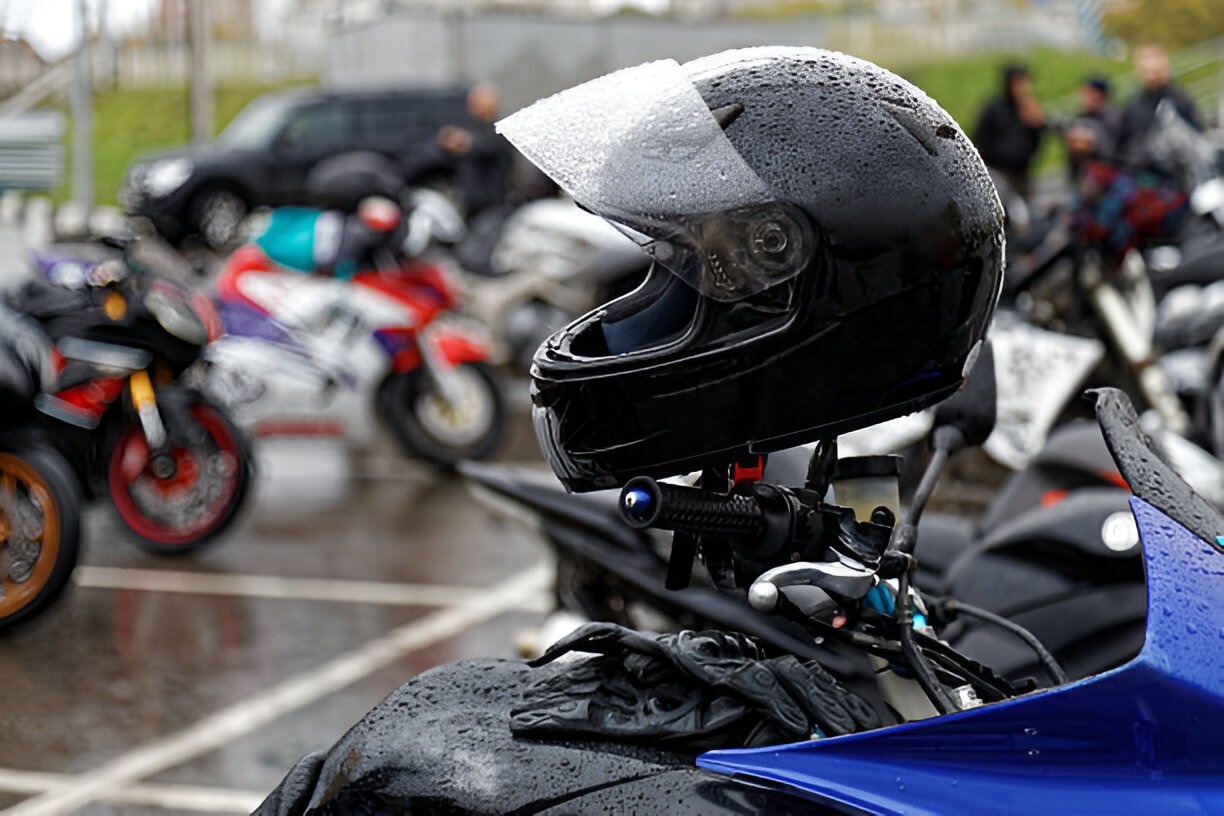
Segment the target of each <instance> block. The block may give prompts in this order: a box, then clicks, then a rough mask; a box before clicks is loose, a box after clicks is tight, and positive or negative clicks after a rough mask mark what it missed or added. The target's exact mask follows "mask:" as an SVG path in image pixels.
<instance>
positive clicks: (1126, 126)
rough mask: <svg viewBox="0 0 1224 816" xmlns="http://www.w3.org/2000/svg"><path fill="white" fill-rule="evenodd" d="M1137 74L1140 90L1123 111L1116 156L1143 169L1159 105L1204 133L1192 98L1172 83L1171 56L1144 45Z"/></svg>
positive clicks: (1138, 52) (1137, 51) (1137, 56)
mask: <svg viewBox="0 0 1224 816" xmlns="http://www.w3.org/2000/svg"><path fill="white" fill-rule="evenodd" d="M1135 72H1136V73H1137V74H1138V75H1139V82H1140V84H1141V87H1140V89H1139V91H1138V92H1137V93H1136V94H1135V95H1134V96H1132V97H1131V98H1130V100H1128V101H1127V103H1126V106H1125V107H1124V108H1123V109H1122V117H1121V122H1120V124H1119V127H1118V150H1117V154H1118V157H1119V159H1121V160H1122V161H1123V162H1124V163H1126V164H1128V165H1130V166H1133V167H1143V166H1145V165H1146V164H1148V163H1149V161H1150V158H1151V157H1150V155H1149V152H1148V151H1149V145H1148V138H1147V137H1148V136H1149V134H1150V133H1151V131H1152V129H1153V127H1154V126H1155V124H1156V110H1157V108H1158V107H1159V106H1160V103H1162V102H1165V101H1167V102H1169V103H1170V104H1171V105H1172V106H1173V109H1174V110H1175V111H1177V114H1178V116H1180V117H1181V118H1182V119H1183V120H1185V122H1186V124H1188V125H1189V126H1190V127H1192V128H1193V129H1194V130H1197V131H1201V130H1202V129H1203V122H1202V119H1201V118H1200V117H1199V113H1198V110H1197V109H1196V108H1195V106H1194V101H1193V100H1192V99H1191V98H1190V96H1189V94H1187V93H1186V92H1185V91H1184V90H1183V89H1182V88H1181V87H1180V86H1178V85H1177V84H1176V83H1175V82H1173V79H1172V76H1173V74H1172V69H1171V66H1170V63H1169V55H1168V53H1167V52H1166V51H1165V50H1164V49H1163V48H1161V47H1160V46H1159V45H1154V44H1148V45H1141V46H1139V47H1138V48H1136V49H1135Z"/></svg>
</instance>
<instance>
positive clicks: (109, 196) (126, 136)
mask: <svg viewBox="0 0 1224 816" xmlns="http://www.w3.org/2000/svg"><path fill="white" fill-rule="evenodd" d="M290 84H292V85H303V84H308V83H305V82H295V83H290ZM283 87H287V86H286V85H285V84H281V85H263V84H250V85H221V86H218V87H217V88H216V93H215V95H214V103H213V104H214V118H213V121H214V123H215V124H216V130H217V131H218V132H219V131H220V130H221V129H222V128H223V127H225V125H227V124H228V123H229V121H230V119H232V118H234V115H235V114H236V113H238V111H239V110H241V109H242V107H243V106H244V105H246V104H247V102H249V101H251V100H252V99H254V98H255V97H256V96H259V95H260V94H262V93H266V92H268V91H272V90H276V89H277V88H283ZM93 128H94V193H95V197H96V199H97V201H98V203H100V204H112V203H114V201H115V194H116V192H117V191H118V189H119V182H120V181H121V180H122V179H123V171H124V170H126V169H127V166H128V164H129V163H130V162H131V161H132V159H133V158H134V157H136V156H138V155H139V154H141V153H147V152H149V151H151V150H160V149H163V148H168V147H175V146H178V145H184V144H186V143H187V142H189V141H190V139H191V124H190V107H189V98H188V91H187V88H186V86H182V87H170V88H125V89H117V90H111V91H103V92H99V93H97V94H95V95H94V111H93ZM64 159H65V170H64V183H63V185H62V187H61V190H60V193H59V198H60V199H61V200H64V199H67V198H70V197H71V190H70V188H69V184H70V180H71V178H72V170H71V162H72V135H71V126H70V127H69V130H68V133H67V135H66V137H65V140H64Z"/></svg>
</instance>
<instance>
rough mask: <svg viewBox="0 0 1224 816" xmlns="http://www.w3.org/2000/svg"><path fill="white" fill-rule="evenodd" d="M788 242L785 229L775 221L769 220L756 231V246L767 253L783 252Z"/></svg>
mask: <svg viewBox="0 0 1224 816" xmlns="http://www.w3.org/2000/svg"><path fill="white" fill-rule="evenodd" d="M788 243H789V242H788V241H787V238H786V230H785V229H783V228H782V225H781V224H778V223H777V222H774V221H771V222H769V223H768V224H765V225H764V226H762V227H761V229H760V230H759V231H758V232H757V237H756V244H757V247H758V248H759V249H760V250H761V251H762V252H765V253H766V254H768V255H779V254H781V253H782V252H785V251H786V246H787V244H788Z"/></svg>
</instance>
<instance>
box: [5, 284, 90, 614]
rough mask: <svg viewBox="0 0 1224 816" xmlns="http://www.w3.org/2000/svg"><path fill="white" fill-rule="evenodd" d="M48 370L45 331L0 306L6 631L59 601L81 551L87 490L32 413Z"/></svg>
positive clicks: (48, 347) (49, 353) (49, 354)
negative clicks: (83, 501) (84, 492)
mask: <svg viewBox="0 0 1224 816" xmlns="http://www.w3.org/2000/svg"><path fill="white" fill-rule="evenodd" d="M50 368H51V347H50V344H49V343H47V342H46V338H45V336H44V335H43V334H42V331H41V330H40V329H39V328H38V326H37V325H36V324H33V322H32V321H29V320H28V318H26V317H25V316H24V315H21V314H20V313H18V312H15V311H13V310H11V309H9V308H8V307H6V306H4V305H3V304H0V631H7V630H9V629H12V628H14V627H16V626H18V625H19V624H22V623H24V622H26V621H29V620H31V619H33V618H34V617H35V616H36V615H38V614H39V613H41V612H43V611H44V610H46V609H47V608H48V607H49V606H50V605H51V604H52V603H53V602H54V601H55V599H56V598H57V597H58V596H59V595H60V593H61V592H63V590H64V587H65V586H67V584H68V579H69V578H70V577H71V575H72V571H73V569H74V568H75V567H76V562H77V553H78V550H79V549H80V535H81V519H80V506H81V488H80V485H79V484H78V482H77V477H76V474H75V473H73V471H72V466H71V465H69V463H68V461H67V460H66V459H65V458H64V457H63V455H62V454H60V453H59V451H57V450H56V449H55V447H54V446H53V445H52V444H51V440H50V439H49V438H47V436H46V435H45V433H44V432H43V429H42V428H40V427H39V421H38V415H37V413H36V411H35V410H34V397H35V396H36V395H37V394H38V393H39V391H40V390H41V386H42V381H43V379H44V377H45V376H46V375H47V373H48V372H49V370H50Z"/></svg>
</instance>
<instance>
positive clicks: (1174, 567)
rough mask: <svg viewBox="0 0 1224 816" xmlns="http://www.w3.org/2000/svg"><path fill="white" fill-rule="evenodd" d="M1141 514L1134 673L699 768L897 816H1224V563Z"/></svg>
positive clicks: (729, 756)
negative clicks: (1144, 588)
mask: <svg viewBox="0 0 1224 816" xmlns="http://www.w3.org/2000/svg"><path fill="white" fill-rule="evenodd" d="M1131 509H1132V512H1133V513H1134V515H1135V518H1136V520H1137V522H1138V526H1139V531H1140V535H1141V538H1142V540H1143V548H1144V556H1145V563H1146V567H1147V581H1148V616H1147V633H1146V640H1145V642H1144V645H1143V649H1142V651H1141V652H1140V653H1139V655H1138V656H1137V657H1136V658H1135V659H1134V660H1132V661H1130V662H1129V663H1127V664H1125V665H1123V666H1120V667H1119V668H1117V669H1114V670H1112V671H1109V672H1106V673H1104V674H1100V675H1097V676H1094V677H1090V678H1087V679H1085V680H1081V681H1079V682H1076V683H1071V684H1068V685H1065V686H1062V687H1059V688H1056V689H1050V690H1047V691H1041V692H1036V693H1033V694H1029V695H1026V696H1023V697H1019V698H1016V699H1014V700H1009V701H1006V702H1003V703H997V704H994V705H989V706H983V707H981V708H976V709H970V710H967V711H962V712H959V713H956V714H951V715H947V716H943V717H935V718H932V719H929V720H922V721H917V722H911V723H906V724H903V725H898V726H893V727H890V728H884V729H879V730H877V731H869V732H864V733H859V734H851V735H848V736H844V737H835V738H829V739H820V740H814V741H811V742H804V743H797V744H793V745H787V746H780V747H771V748H759V749H749V750H722V751H712V752H709V753H706V754H703V755H701V756H700V757H698V759H697V764H698V765H700V766H701V767H703V768H706V769H707V770H711V771H716V772H720V773H724V774H732V775H736V776H742V777H748V778H755V779H758V780H768V781H770V782H772V783H774V784H778V783H781V784H782V785H786V786H789V787H791V788H792V789H798V790H799V791H803V792H806V793H807V794H808V795H811V796H814V797H816V798H818V799H821V800H824V801H827V802H830V803H837V804H841V805H848V806H851V807H856V808H862V809H864V810H866V811H868V812H870V813H877V814H887V815H891V814H897V816H900V814H906V815H907V816H924V815H925V814H930V815H931V816H935V814H941V815H942V814H951V813H974V814H1005V813H1006V814H1015V813H1057V814H1100V813H1160V814H1162V815H1165V816H1167V815H1168V814H1205V813H1224V779H1222V777H1221V772H1222V771H1224V738H1222V736H1221V735H1222V734H1224V598H1222V597H1221V596H1222V594H1224V553H1222V552H1221V551H1220V549H1218V548H1217V547H1215V546H1213V544H1212V543H1211V542H1209V541H1205V540H1203V539H1202V538H1200V537H1199V536H1198V535H1195V534H1194V533H1192V532H1190V531H1189V530H1188V529H1186V528H1185V527H1183V526H1181V525H1180V524H1178V523H1177V522H1175V521H1173V520H1172V519H1171V518H1170V517H1169V516H1168V515H1166V514H1165V513H1163V512H1161V511H1160V510H1158V509H1157V508H1156V507H1154V506H1152V505H1151V504H1148V503H1147V502H1145V501H1144V500H1142V499H1139V498H1132V499H1131ZM1219 532H1221V533H1224V530H1221V531H1219Z"/></svg>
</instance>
